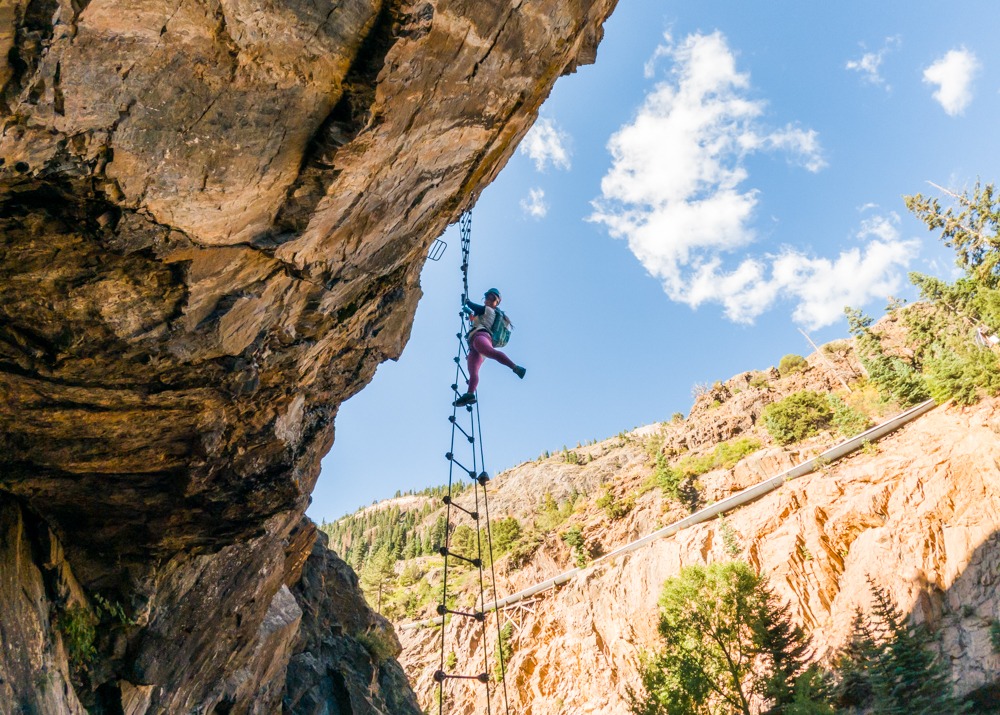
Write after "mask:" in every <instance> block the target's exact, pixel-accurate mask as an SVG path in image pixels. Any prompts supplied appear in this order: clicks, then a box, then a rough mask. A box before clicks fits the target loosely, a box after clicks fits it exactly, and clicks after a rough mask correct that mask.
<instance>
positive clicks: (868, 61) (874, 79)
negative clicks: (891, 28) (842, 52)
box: [846, 37, 899, 91]
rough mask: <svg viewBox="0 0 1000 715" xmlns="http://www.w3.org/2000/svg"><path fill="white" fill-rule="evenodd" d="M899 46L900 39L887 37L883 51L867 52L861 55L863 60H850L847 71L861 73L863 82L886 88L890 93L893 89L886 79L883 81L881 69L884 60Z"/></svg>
mask: <svg viewBox="0 0 1000 715" xmlns="http://www.w3.org/2000/svg"><path fill="white" fill-rule="evenodd" d="M898 44H899V37H887V38H885V44H883V45H882V49H880V50H879V51H878V52H866V53H864V54H863V55H861V59H857V60H848V62H847V65H846V69H849V70H853V71H855V72H859V73H860V74H861V79H862V80H863V81H865V82H867V83H869V84H874V85H876V86H878V87H884V88H885V89H886V91H888V90H889V89H891V88H890V87H889V84H888V83H887V82H886V81H885V79H883V77H882V75H881V73H880V69H881V67H882V60H884V59H885V56H886V55H887V54H888V53H889V51H890V50H892V49H893V47H895V46H897V45H898Z"/></svg>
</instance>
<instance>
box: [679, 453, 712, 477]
mask: <svg viewBox="0 0 1000 715" xmlns="http://www.w3.org/2000/svg"><path fill="white" fill-rule="evenodd" d="M715 466H716V464H715V453H714V452H709V453H708V454H703V455H701V456H700V457H685V458H684V459H682V460H681V461H680V462H678V463H677V471H678V472H679V473H680V478H681V479H683V478H684V477H700V476H701V475H702V474H705V473H706V472H711V471H712V470H713V469H715Z"/></svg>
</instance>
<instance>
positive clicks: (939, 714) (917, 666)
mask: <svg viewBox="0 0 1000 715" xmlns="http://www.w3.org/2000/svg"><path fill="white" fill-rule="evenodd" d="M868 585H869V588H870V589H871V592H872V597H873V598H874V601H875V603H874V606H873V611H874V614H875V617H876V618H877V619H878V620H879V625H880V626H881V629H882V633H883V634H884V636H883V641H882V643H881V644H880V645H881V648H880V652H879V654H878V659H877V660H876V663H877V667H876V668H875V672H874V674H873V678H872V684H873V691H874V698H873V700H874V704H875V709H876V711H877V712H879V713H884V714H885V715H952V714H953V713H960V712H963V711H964V710H965V708H963V707H961V706H960V704H959V702H958V701H957V700H956V699H955V698H954V697H953V695H952V686H951V681H950V680H949V678H948V673H947V671H946V670H945V669H944V667H943V665H942V664H941V662H940V661H938V660H937V659H936V658H935V657H934V654H933V653H932V652H931V651H930V649H929V648H928V645H929V644H930V643H931V642H932V638H931V637H930V635H929V634H928V633H927V631H926V629H924V628H922V627H919V626H914V625H912V624H911V623H909V621H908V620H907V619H906V617H905V616H904V615H903V614H902V613H901V612H900V610H899V608H898V607H897V606H896V603H895V602H894V601H893V600H892V597H891V596H890V595H889V593H888V592H887V591H886V590H885V589H883V588H881V587H879V586H878V585H877V584H875V583H874V582H873V581H872V580H871V579H869V581H868Z"/></svg>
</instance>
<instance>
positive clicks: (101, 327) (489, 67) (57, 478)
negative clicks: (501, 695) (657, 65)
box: [0, 0, 614, 715]
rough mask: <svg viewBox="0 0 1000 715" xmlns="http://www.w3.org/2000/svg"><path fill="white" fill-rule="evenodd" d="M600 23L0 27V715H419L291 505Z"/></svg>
mask: <svg viewBox="0 0 1000 715" xmlns="http://www.w3.org/2000/svg"><path fill="white" fill-rule="evenodd" d="M613 6H614V0H537V1H533V2H531V3H526V2H521V1H520V0H509V1H503V2H495V3H482V2H476V1H474V0H465V1H463V0H454V1H446V0H440V1H437V2H434V1H428V2H414V3H409V2H399V1H389V0H385V1H381V0H347V1H346V2H337V3H334V2H312V1H309V2H307V1H306V0H290V1H289V2H284V3H280V4H277V5H276V4H273V3H269V2H263V1H262V0H179V1H175V2H165V1H164V0H139V1H138V2H136V1H130V2H125V1H124V0H89V1H88V0H12V1H11V2H6V3H4V4H3V5H2V6H0V50H2V54H3V57H5V58H7V61H6V63H4V64H2V65H0V85H2V91H0V116H2V120H3V129H2V133H0V398H2V402H3V405H4V408H3V410H2V412H0V530H2V534H3V539H2V542H0V547H2V550H3V555H2V559H0V613H2V614H3V616H2V617H0V627H2V629H3V640H4V643H5V645H7V646H8V647H7V648H5V649H4V652H3V653H2V654H0V703H2V704H0V712H4V713H6V712H19V711H21V710H24V711H30V712H38V713H73V712H84V711H89V712H91V713H97V712H102V713H103V712H108V713H112V712H114V713H118V712H125V713H129V714H135V715H138V714H139V713H161V712H169V713H180V712H200V713H208V712H217V713H242V712H273V711H275V709H278V708H280V707H284V708H285V710H286V711H289V712H319V711H322V708H323V707H327V708H329V711H332V712H356V713H357V712H411V711H412V712H415V711H416V710H415V704H414V702H413V699H412V694H411V693H409V692H408V689H407V688H406V686H405V681H404V680H403V678H402V676H401V674H400V673H399V672H397V671H398V666H397V665H395V662H394V660H393V656H394V655H395V653H397V652H398V643H397V642H395V638H394V636H393V637H390V635H391V629H388V628H387V627H386V626H385V624H384V623H383V622H382V621H381V620H380V619H379V618H378V617H377V616H375V615H374V614H371V613H370V612H369V611H367V609H366V608H363V607H362V606H361V605H360V602H359V599H360V594H359V592H358V591H357V587H356V582H353V581H352V579H353V576H351V575H350V573H349V572H347V571H345V570H344V565H343V564H342V563H341V562H339V561H338V560H337V559H335V557H332V556H330V555H328V554H325V553H322V552H317V551H316V549H315V547H314V542H315V539H316V533H315V529H314V528H313V527H312V525H311V524H309V523H308V522H307V521H305V520H304V519H303V517H302V514H303V512H304V510H305V508H306V505H307V503H308V500H309V493H310V491H311V489H312V487H313V485H314V483H315V480H316V478H317V475H318V472H319V462H320V458H321V457H322V456H323V454H324V453H325V452H326V451H328V449H329V447H330V445H331V444H332V441H333V419H334V416H335V415H336V411H337V407H338V405H339V404H340V403H341V402H342V401H343V400H345V399H347V398H348V397H350V396H351V395H353V394H355V393H356V392H357V391H358V390H360V389H361V388H362V387H363V386H364V385H365V384H366V383H367V382H368V381H369V380H370V379H371V377H372V375H373V374H374V371H375V368H376V366H377V365H378V364H379V363H380V362H382V361H384V360H386V359H393V358H396V357H398V355H399V354H400V352H401V350H402V348H403V345H404V344H405V342H406V340H407V338H408V333H409V326H410V321H411V319H412V315H413V312H414V309H415V307H416V303H417V300H418V299H419V297H420V289H419V285H418V277H419V273H420V269H421V267H422V265H423V263H424V260H425V255H426V251H427V249H428V247H429V245H430V243H431V242H432V241H433V240H434V239H435V238H436V237H437V236H438V235H440V233H441V232H442V231H443V230H444V228H445V227H446V226H447V225H448V224H449V223H451V222H453V221H454V220H456V219H457V217H458V215H459V214H460V212H461V211H462V210H464V209H465V208H468V207H469V206H471V205H472V203H473V202H474V200H475V198H476V196H477V195H478V193H479V192H480V191H481V190H482V188H483V187H484V186H486V185H487V184H488V183H489V182H490V181H491V180H492V179H493V178H494V177H495V176H496V174H497V172H499V170H500V169H501V168H502V166H503V165H504V163H505V162H506V161H507V159H508V158H509V157H510V155H511V153H512V152H513V150H514V147H515V146H516V144H517V142H518V140H519V139H520V138H521V137H522V136H523V135H524V133H525V132H526V131H527V130H528V128H529V127H530V125H531V124H532V122H533V121H534V119H535V117H536V115H537V110H538V107H539V106H540V104H541V102H542V101H543V100H544V98H545V97H546V96H547V94H548V92H549V91H550V89H551V87H552V85H553V83H554V81H555V80H556V78H558V77H559V76H560V75H562V74H565V73H567V72H571V71H573V70H574V69H575V67H576V66H577V65H578V64H580V63H586V62H592V61H593V59H594V57H595V51H596V47H597V44H598V42H599V40H600V37H601V26H602V23H603V22H604V20H605V19H606V17H607V16H608V15H609V14H610V12H611V10H612V8H613ZM334 478H336V476H334ZM359 643H360V644H361V645H362V646H363V647H361V648H359V647H356V646H357V645H358V644H359ZM11 646H14V647H11ZM362 651H363V652H362ZM286 678H287V681H286ZM282 703H283V705H282ZM323 703H325V705H324V704H323Z"/></svg>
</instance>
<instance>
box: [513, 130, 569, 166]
mask: <svg viewBox="0 0 1000 715" xmlns="http://www.w3.org/2000/svg"><path fill="white" fill-rule="evenodd" d="M568 145H569V135H568V134H567V133H566V132H564V131H563V130H562V129H560V128H559V127H558V126H556V123H555V122H554V121H552V120H551V119H548V118H545V117H543V118H541V119H539V120H538V121H536V122H535V124H534V126H533V127H531V129H530V130H528V133H527V134H526V135H525V137H524V140H523V141H522V142H521V146H520V147H519V149H520V151H521V153H522V154H527V155H528V156H529V157H530V158H531V160H532V161H534V162H535V169H537V170H538V171H545V169H546V166H547V165H548V164H549V162H551V163H552V165H553V166H555V167H556V168H557V169H569V168H570V153H569V149H568Z"/></svg>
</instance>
